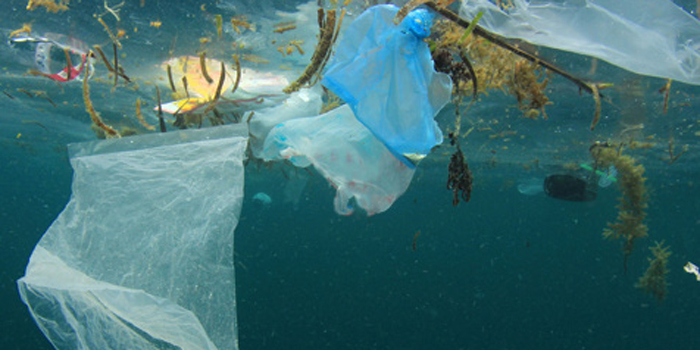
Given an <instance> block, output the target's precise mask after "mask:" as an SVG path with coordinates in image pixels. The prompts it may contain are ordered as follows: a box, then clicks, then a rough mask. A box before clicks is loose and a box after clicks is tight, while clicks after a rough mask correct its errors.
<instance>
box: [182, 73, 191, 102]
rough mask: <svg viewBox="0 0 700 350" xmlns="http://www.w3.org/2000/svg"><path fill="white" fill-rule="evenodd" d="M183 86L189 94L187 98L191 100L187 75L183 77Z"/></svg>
mask: <svg viewBox="0 0 700 350" xmlns="http://www.w3.org/2000/svg"><path fill="white" fill-rule="evenodd" d="M182 86H184V87H185V94H186V95H187V99H188V100H189V99H190V91H189V90H187V77H186V76H183V77H182Z"/></svg>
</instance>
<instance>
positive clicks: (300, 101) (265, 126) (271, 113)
mask: <svg viewBox="0 0 700 350" xmlns="http://www.w3.org/2000/svg"><path fill="white" fill-rule="evenodd" d="M321 93H322V91H321V87H320V86H318V85H317V86H315V87H313V88H310V89H301V90H299V91H297V92H295V93H293V94H292V95H291V96H290V97H289V98H288V99H286V100H285V101H284V102H282V103H280V104H278V105H276V106H273V107H268V108H265V109H261V110H259V111H255V113H254V114H253V117H252V118H250V123H249V124H250V135H251V138H250V150H251V153H252V154H253V156H254V157H255V158H263V155H262V151H263V146H264V142H265V138H266V137H267V134H268V133H269V132H270V130H272V128H273V127H274V126H275V125H277V124H279V123H282V122H284V121H287V120H291V119H296V118H305V117H313V116H317V115H318V114H319V113H320V112H321V107H322V105H323V101H322V100H321Z"/></svg>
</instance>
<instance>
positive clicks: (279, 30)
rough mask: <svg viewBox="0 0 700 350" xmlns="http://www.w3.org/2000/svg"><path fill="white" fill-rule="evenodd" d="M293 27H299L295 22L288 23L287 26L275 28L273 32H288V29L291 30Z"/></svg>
mask: <svg viewBox="0 0 700 350" xmlns="http://www.w3.org/2000/svg"><path fill="white" fill-rule="evenodd" d="M293 29H297V26H296V25H295V24H290V25H286V26H282V27H278V28H275V29H274V30H273V31H272V32H273V33H279V34H282V33H284V32H286V31H290V30H293Z"/></svg>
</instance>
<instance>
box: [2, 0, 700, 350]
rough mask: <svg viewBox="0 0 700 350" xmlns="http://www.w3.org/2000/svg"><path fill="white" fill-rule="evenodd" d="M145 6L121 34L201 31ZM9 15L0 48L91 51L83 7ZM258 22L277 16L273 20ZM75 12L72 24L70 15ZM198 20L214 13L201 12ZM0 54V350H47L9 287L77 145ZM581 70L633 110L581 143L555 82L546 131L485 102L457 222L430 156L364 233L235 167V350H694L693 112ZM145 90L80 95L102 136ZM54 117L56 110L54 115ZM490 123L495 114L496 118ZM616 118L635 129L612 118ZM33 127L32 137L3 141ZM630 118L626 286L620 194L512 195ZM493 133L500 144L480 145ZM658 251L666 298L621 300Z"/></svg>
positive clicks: (633, 292) (579, 114) (64, 116)
mask: <svg viewBox="0 0 700 350" xmlns="http://www.w3.org/2000/svg"><path fill="white" fill-rule="evenodd" d="M146 3H147V7H146V8H145V9H137V8H136V5H134V4H129V6H133V7H132V8H131V9H130V11H131V13H132V15H130V17H128V18H130V20H132V21H134V22H137V20H138V21H141V22H138V23H142V22H143V21H149V20H152V18H155V17H159V18H161V19H163V18H171V19H172V20H182V21H186V20H185V19H187V18H191V19H190V20H191V21H192V23H199V24H201V23H204V22H205V20H204V19H202V18H200V17H198V13H199V12H196V11H199V9H198V6H199V3H197V4H196V5H194V6H193V5H192V4H188V3H187V2H177V3H176V4H177V6H173V7H172V8H170V7H167V6H166V5H165V3H164V2H161V3H158V2H155V3H154V2H152V1H148V0H147V1H146ZM236 4H237V5H238V6H239V8H238V9H236V10H230V9H229V10H228V11H233V13H236V12H235V11H242V10H241V9H242V8H245V9H246V10H247V11H259V10H261V9H262V10H264V11H266V12H265V13H267V14H270V13H272V12H273V11H272V9H273V8H275V4H274V3H272V2H255V3H253V2H250V3H248V2H236ZM25 5H26V3H25V2H24V1H12V2H11V4H10V5H8V6H7V9H8V11H7V12H6V13H4V14H3V15H1V17H0V18H3V22H2V27H3V29H6V30H8V31H9V30H12V29H16V28H19V27H20V26H21V23H24V22H27V21H29V20H31V19H32V18H34V19H35V22H34V23H35V27H40V26H41V25H42V24H43V25H45V26H47V27H52V28H54V30H55V29H56V28H55V27H56V26H58V23H59V20H58V19H62V20H63V19H66V18H68V19H69V20H70V22H69V23H71V26H70V29H68V30H69V31H71V32H81V33H82V32H84V31H85V28H89V29H92V31H89V30H87V31H86V32H85V36H87V37H88V38H90V37H99V40H97V39H96V40H95V42H106V40H108V39H106V37H105V36H104V35H103V33H102V32H101V29H100V27H99V26H96V25H95V23H93V22H92V21H93V20H92V19H91V16H92V13H93V12H95V11H96V10H95V8H89V7H88V6H89V5H88V4H87V3H85V2H84V3H78V4H77V5H76V7H75V9H74V10H71V11H70V12H68V14H69V15H62V16H63V17H58V16H56V15H53V16H52V15H46V14H44V13H43V12H39V11H37V12H34V13H28V12H26V11H25V10H24V6H25ZM219 5H220V6H222V7H221V8H223V5H222V4H219ZM277 5H279V6H277V8H283V9H285V10H290V11H291V10H293V9H294V7H293V6H290V5H289V4H288V3H285V2H282V3H280V4H277ZM684 5H688V4H684ZM83 6H84V7H85V8H86V9H85V11H84V13H83V12H80V11H81V9H82V8H83ZM208 6H210V8H211V9H214V8H217V7H216V6H217V4H215V3H209V4H208ZM688 6H689V5H688ZM192 8H194V9H195V10H186V9H192ZM10 9H11V10H12V11H9V10H10ZM127 10H129V8H128V7H126V8H125V9H124V10H123V11H124V12H123V13H129V11H127ZM149 11H150V12H149ZM222 11H223V10H222ZM185 13H192V15H191V16H192V17H189V16H187V15H185ZM246 13H253V12H246ZM41 20H45V22H42V21H41ZM52 21H55V22H52ZM163 22H164V26H165V25H166V24H167V23H168V22H167V21H166V20H164V19H163ZM207 23H208V22H207ZM125 27H126V25H125ZM141 28H142V29H140V30H141V31H143V30H144V29H143V28H144V27H141ZM163 29H164V30H163V31H161V32H158V33H149V34H148V35H146V34H144V35H143V36H137V35H135V34H132V35H134V38H133V39H132V41H131V44H133V47H132V48H126V49H125V50H126V52H128V56H127V57H132V55H133V57H136V58H135V59H134V60H133V61H129V60H128V59H127V60H126V62H131V63H124V64H125V65H128V64H133V67H134V68H132V69H133V71H135V72H137V71H138V72H143V70H145V69H139V68H136V67H137V66H139V65H141V66H147V63H149V64H150V63H152V62H150V61H148V60H147V59H148V57H149V54H151V55H155V56H159V57H160V58H162V57H166V56H167V50H168V47H169V45H170V43H171V39H170V37H171V36H170V35H168V33H170V32H168V31H171V32H178V30H180V31H183V32H184V33H183V34H182V35H181V36H180V39H178V40H179V42H183V41H184V40H186V39H182V38H183V37H187V35H189V36H191V38H190V39H192V38H197V37H199V36H200V35H201V33H200V32H198V31H196V30H192V31H184V30H183V29H177V28H175V27H170V28H163ZM202 31H204V29H202ZM209 31H211V29H210V30H209ZM84 40H86V41H89V39H87V38H86V39H84ZM149 40H152V41H153V42H154V43H155V44H153V45H154V46H153V50H152V51H149V52H150V53H149V52H144V51H143V50H138V49H135V48H134V47H136V48H139V49H143V48H145V47H146V48H147V47H151V46H149V45H151V44H147V42H148V41H149ZM125 43H130V42H129V41H126V42H125ZM183 45H184V44H183ZM190 46H196V45H190ZM183 50H184V49H183ZM545 52H546V53H547V54H550V55H553V54H551V53H550V52H548V51H545ZM9 54H10V53H9V51H7V50H3V51H2V56H1V57H2V58H1V59H2V61H1V62H2V63H3V64H4V67H6V68H7V69H5V73H4V75H3V77H2V80H1V81H0V87H1V88H2V89H3V90H5V91H7V92H9V93H10V94H11V95H13V97H15V98H14V99H10V98H9V97H8V98H5V96H2V95H0V108H1V110H2V112H0V126H1V129H0V145H2V148H3V152H2V153H0V164H2V166H0V191H1V192H0V248H2V250H3V252H2V254H0V303H2V308H1V309H2V310H3V315H4V317H3V318H2V321H1V323H0V330H2V331H1V332H0V349H50V348H51V345H50V344H49V343H48V341H46V340H45V338H44V336H43V335H42V334H41V332H40V331H39V329H38V328H37V326H36V324H35V323H34V321H33V320H32V319H31V316H30V314H29V312H28V311H27V308H26V307H25V306H24V305H23V304H22V303H21V301H20V299H19V295H18V293H17V287H16V280H17V279H18V278H20V277H21V276H22V275H23V274H24V268H25V267H26V264H27V261H28V259H29V256H30V254H31V251H32V249H33V248H34V246H35V245H36V243H37V242H38V240H39V239H40V238H41V236H42V235H43V233H44V232H45V231H46V229H47V228H48V226H49V225H50V224H51V222H53V220H54V219H55V218H56V216H57V215H58V214H59V213H60V212H61V210H62V209H63V207H64V206H65V204H66V203H67V201H68V199H69V197H70V194H71V187H70V186H71V176H72V170H71V168H70V165H69V163H68V158H67V154H66V149H65V145H66V144H67V143H69V142H80V141H85V140H92V139H94V136H93V134H92V132H91V131H90V129H89V120H88V118H87V116H86V115H85V113H84V111H83V107H82V104H81V100H80V88H79V86H76V85H75V84H74V85H72V86H71V85H68V86H66V87H65V90H62V89H60V88H58V87H57V86H56V85H55V84H53V83H50V82H46V81H41V80H38V79H37V78H33V77H25V76H22V72H23V71H24V68H23V67H20V66H19V65H18V64H17V62H16V61H13V60H12V59H11V56H8V55H9ZM550 57H556V58H557V59H558V60H559V61H558V63H559V64H560V65H563V66H567V67H570V68H571V69H572V70H577V69H580V70H581V71H583V70H587V69H588V66H587V65H586V66H585V67H583V68H580V67H578V66H577V65H576V64H578V63H580V61H577V58H575V57H569V56H567V55H560V56H550ZM153 61H154V62H158V61H160V59H157V60H153ZM134 62H137V63H138V64H136V63H134ZM568 63H570V65H569V64H568ZM586 63H587V62H586ZM100 68H104V67H102V66H100ZM128 68H129V66H127V71H128ZM600 69H601V71H602V73H598V74H599V75H602V76H605V77H606V78H609V79H610V80H613V81H615V82H616V83H619V84H620V85H622V82H623V81H630V80H632V81H634V82H635V86H637V87H638V91H640V92H639V93H637V94H636V95H634V96H635V97H634V99H633V100H632V101H631V102H630V99H629V95H630V94H627V92H629V91H627V92H625V91H624V90H614V91H611V92H610V93H609V94H608V96H610V99H611V100H612V102H611V103H609V104H605V105H604V107H603V108H604V115H603V119H602V120H601V123H600V124H599V126H598V128H597V129H596V131H595V132H590V131H589V130H588V126H589V123H590V118H591V116H592V101H591V100H590V98H589V97H587V96H582V95H579V94H578V92H577V91H576V89H575V88H573V87H571V86H570V85H567V82H565V81H563V80H561V79H559V78H555V80H554V81H553V84H552V95H551V97H552V99H553V100H554V101H555V104H554V105H553V106H551V107H550V108H548V110H547V111H548V114H549V115H550V119H549V120H546V121H545V120H537V121H532V120H527V119H523V118H520V117H519V113H518V112H517V110H516V109H515V107H514V105H515V102H514V101H513V100H512V99H508V98H506V97H504V96H502V95H500V94H498V93H492V94H491V95H490V96H488V97H483V98H482V100H481V101H479V103H478V104H476V105H475V106H474V107H472V109H471V110H470V111H468V112H467V115H468V116H469V117H468V120H467V121H464V125H469V124H468V123H472V124H473V125H478V126H479V129H478V130H476V131H474V132H473V135H470V137H469V138H467V139H465V144H463V148H464V150H465V155H466V157H467V159H468V160H469V161H470V166H471V169H472V171H473V173H474V177H475V184H474V192H473V194H472V200H471V201H470V202H469V203H461V204H460V205H459V206H457V207H453V206H452V204H451V199H452V197H451V193H450V192H449V191H448V190H446V189H445V183H446V178H447V175H446V170H447V160H448V155H449V153H450V152H451V151H452V150H451V149H450V148H449V147H448V146H447V145H443V147H441V148H439V149H437V150H436V151H435V152H434V153H433V154H431V156H430V157H429V158H428V159H426V160H425V161H424V162H423V163H421V164H420V166H419V168H418V171H417V173H416V175H415V177H414V179H413V182H412V183H411V186H410V187H409V189H408V191H407V192H406V193H405V194H404V195H403V196H402V197H401V198H400V199H399V200H398V201H397V202H396V203H395V204H394V206H393V207H392V208H391V209H389V210H388V211H387V212H385V213H381V214H378V215H375V216H372V217H366V216H365V215H364V213H362V212H361V211H360V212H358V213H355V214H354V215H353V216H350V217H343V216H338V215H337V214H336V213H335V212H334V211H333V207H332V198H333V195H334V189H333V188H331V187H330V186H329V185H328V183H327V181H326V180H325V179H324V178H323V177H321V176H320V175H318V174H316V173H313V172H312V175H310V176H309V180H308V183H307V185H306V187H305V189H304V191H303V192H302V194H301V196H300V197H299V198H298V203H297V204H296V205H294V204H291V203H288V202H285V201H284V200H283V198H284V184H285V183H286V181H287V177H288V176H289V175H290V174H291V173H293V172H294V171H295V170H293V169H290V168H284V170H282V169H280V167H273V168H271V169H268V168H266V167H260V168H258V167H256V166H255V165H254V164H252V163H251V165H249V166H248V167H247V168H246V190H245V201H244V205H243V209H242V213H241V221H240V223H239V224H238V227H237V229H236V232H235V240H236V242H235V251H236V256H235V260H236V288H237V289H236V292H237V307H238V327H239V329H238V333H239V339H240V347H241V348H242V349H688V350H692V349H698V348H700V338H698V337H697V335H696V333H697V325H698V323H700V282H697V281H696V280H695V278H694V276H692V275H689V274H686V273H685V272H684V271H683V265H685V264H686V262H687V261H692V262H694V263H696V264H697V263H700V239H699V238H698V232H700V229H699V227H700V219H698V215H697V213H699V212H700V201H698V199H697V198H698V195H700V188H699V187H698V186H699V184H698V171H700V169H698V166H697V164H698V154H699V153H698V152H700V148H699V147H698V140H699V138H698V137H699V136H698V135H697V133H698V132H699V131H700V123H699V122H698V118H697V116H698V112H700V104H699V103H698V102H697V97H696V95H697V94H698V93H700V90H699V89H698V88H697V87H694V86H688V85H683V84H675V83H674V85H673V86H674V90H673V91H674V93H673V94H672V95H671V104H670V108H669V112H668V114H663V112H662V107H661V106H662V104H663V96H662V95H660V94H659V93H658V91H657V90H658V88H659V87H661V86H662V85H663V84H664V81H663V80H661V79H649V78H639V77H634V76H632V75H631V74H629V73H625V72H621V71H619V70H616V69H615V68H614V67H609V66H606V65H604V64H603V65H602V66H601V68H600ZM25 86H31V89H42V90H46V91H47V92H48V93H49V94H50V96H52V98H54V99H55V102H57V103H58V104H59V106H58V107H56V108H54V107H51V105H49V104H46V101H44V100H40V99H37V98H31V99H30V98H28V97H26V96H25V95H23V93H22V92H18V91H17V90H16V89H17V88H23V87H25ZM144 90H148V88H144V89H143V90H140V91H139V92H131V91H123V89H122V91H120V90H117V92H115V93H114V94H111V93H110V86H98V85H95V87H94V88H93V91H95V93H94V95H95V96H96V97H95V104H96V105H97V106H101V107H102V110H103V111H104V114H105V115H106V116H107V118H112V119H111V120H118V119H119V118H121V117H122V116H121V114H120V113H119V112H118V111H119V110H120V109H122V110H124V109H126V108H127V107H126V106H128V108H129V111H130V110H131V108H132V105H133V101H132V100H133V98H135V96H142V98H149V99H150V100H152V99H153V97H152V94H151V91H150V90H148V91H147V92H144ZM146 96H147V97H146ZM63 101H66V102H67V104H66V105H62V102H63ZM73 103H76V104H77V106H72V104H73ZM506 108H509V109H510V111H509V112H505V113H504V109H506ZM631 110H633V111H634V112H635V113H636V114H635V115H634V116H635V117H636V118H639V119H634V118H633V117H631V116H630V112H629V111H631ZM113 111H117V112H113ZM38 118H41V119H40V120H41V123H42V124H43V125H45V126H47V129H43V128H41V127H37V126H36V125H34V124H31V123H22V120H37V119H38ZM630 118H632V119H634V120H635V121H639V120H641V121H642V122H643V125H644V128H643V129H641V131H639V130H638V131H639V133H638V134H636V137H637V138H638V139H647V138H648V139H649V140H650V141H653V142H656V145H655V146H653V147H652V148H650V149H639V150H628V151H625V152H626V154H630V155H633V156H634V157H635V158H637V159H638V160H639V161H640V162H641V163H642V164H644V165H645V166H646V168H647V171H646V177H647V178H648V181H647V187H648V188H649V193H650V202H649V209H648V217H647V220H646V223H647V224H648V226H649V237H648V238H645V239H641V240H639V241H638V242H637V243H636V247H635V250H634V252H633V253H632V255H631V256H630V258H629V262H628V269H627V271H626V272H625V269H624V265H623V255H622V247H621V244H620V243H619V242H618V241H608V240H604V239H603V238H602V230H603V228H604V227H605V226H606V223H607V222H609V221H612V220H614V218H615V215H616V209H615V206H616V205H617V203H618V202H617V197H618V196H619V190H618V189H617V188H616V187H615V185H613V186H610V187H607V188H604V189H600V190H599V192H598V198H597V199H596V200H595V201H593V202H589V203H571V202H563V201H558V200H555V199H552V198H549V197H547V196H545V195H544V194H535V195H532V196H526V195H523V194H520V193H519V192H518V190H517V184H518V183H519V181H520V180H522V179H530V178H533V177H534V178H537V177H544V176H545V175H547V174H550V173H557V172H563V171H564V170H563V164H566V163H570V162H575V163H580V162H590V161H591V160H590V157H589V156H588V146H589V145H590V144H591V143H592V142H593V141H595V140H608V139H613V138H615V137H619V136H620V133H621V130H624V129H625V127H627V126H628V124H624V123H622V121H623V120H624V121H625V122H627V121H629V119H630ZM452 120H453V117H452V110H451V109H449V108H448V109H447V110H446V111H444V112H443V113H442V114H441V115H440V116H439V117H438V121H439V122H440V124H441V126H442V127H443V129H445V128H447V127H449V126H450V125H451V123H452ZM480 120H484V122H483V123H482V122H480ZM626 125H627V126H626ZM487 127H488V129H487ZM463 128H464V129H467V128H468V127H467V126H463ZM504 131H506V132H510V131H513V132H517V133H516V134H507V135H506V137H502V136H498V137H492V135H496V134H499V133H502V132H504ZM18 133H21V134H22V135H21V136H20V137H19V138H18V137H17V134H18ZM669 135H673V137H674V142H675V145H676V147H677V149H681V148H682V146H683V145H687V146H688V151H687V153H685V154H683V155H682V156H681V157H680V158H678V160H677V161H676V162H674V163H673V164H668V157H669V155H668V140H669V137H670V136H669ZM297 171H299V172H300V173H303V174H306V172H305V171H303V170H297ZM258 192H265V193H267V194H268V195H269V196H270V197H271V198H272V203H271V205H270V206H269V207H265V206H261V205H257V204H256V203H254V202H253V201H252V197H253V195H254V194H255V193H258ZM419 231H420V234H419V235H418V236H416V233H417V232H419ZM414 237H415V240H414ZM661 240H664V241H665V242H666V244H668V245H669V246H670V249H671V251H672V252H673V255H672V256H671V258H670V260H669V265H668V268H669V270H670V272H669V274H668V281H669V284H670V285H669V293H668V295H667V297H666V299H665V300H664V301H662V302H658V301H657V300H656V299H654V298H653V297H651V296H649V295H646V294H644V293H643V292H642V291H641V290H639V289H637V288H635V287H634V284H635V283H636V281H637V279H638V278H639V276H641V275H642V274H643V273H644V271H645V270H646V268H647V266H648V264H647V257H648V256H650V253H649V251H648V250H647V247H648V246H651V245H652V244H653V242H654V241H661ZM414 242H415V249H414V247H413V244H414Z"/></svg>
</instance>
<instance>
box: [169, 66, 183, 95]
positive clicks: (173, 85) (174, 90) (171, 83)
mask: <svg viewBox="0 0 700 350" xmlns="http://www.w3.org/2000/svg"><path fill="white" fill-rule="evenodd" d="M167 68H168V81H169V82H170V89H172V90H173V92H177V90H176V89H175V83H173V71H172V68H170V65H167ZM183 78H184V76H183ZM185 89H187V86H186V85H185Z"/></svg>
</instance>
